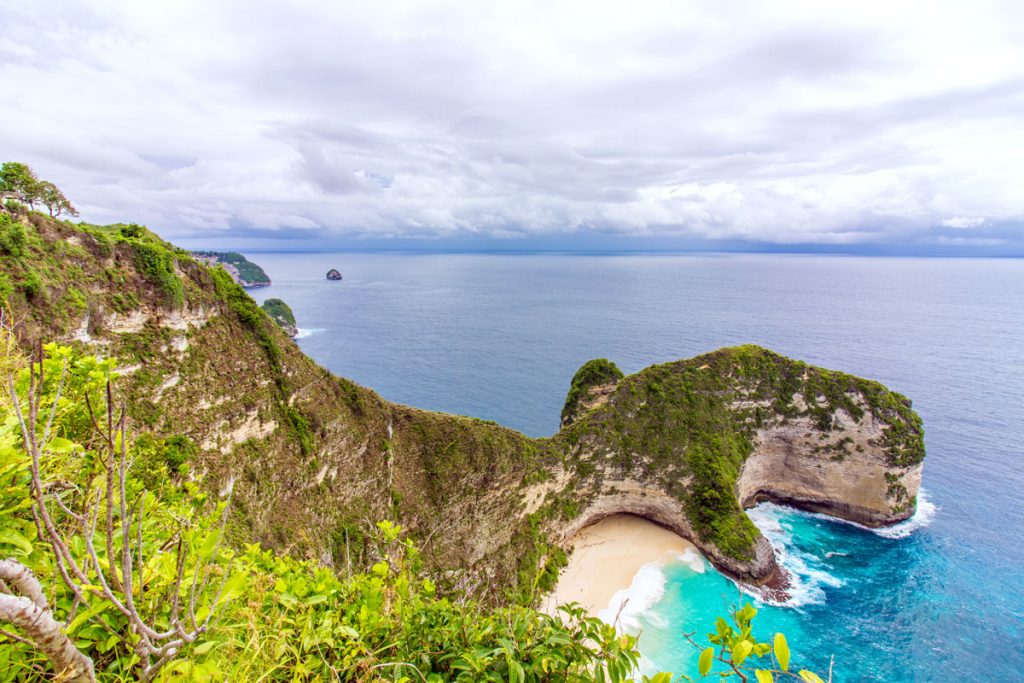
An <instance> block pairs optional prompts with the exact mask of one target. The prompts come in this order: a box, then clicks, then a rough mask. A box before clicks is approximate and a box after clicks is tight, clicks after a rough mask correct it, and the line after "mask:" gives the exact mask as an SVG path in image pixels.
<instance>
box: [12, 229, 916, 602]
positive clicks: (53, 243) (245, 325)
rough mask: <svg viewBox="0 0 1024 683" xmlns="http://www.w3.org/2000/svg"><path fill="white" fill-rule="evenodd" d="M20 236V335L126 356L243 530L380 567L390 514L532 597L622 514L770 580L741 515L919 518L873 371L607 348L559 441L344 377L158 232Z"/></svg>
mask: <svg viewBox="0 0 1024 683" xmlns="http://www.w3.org/2000/svg"><path fill="white" fill-rule="evenodd" d="M24 227H25V230H26V232H27V234H28V238H27V240H26V245H27V246H26V249H27V252H26V255H25V256H24V257H19V258H17V259H15V258H7V257H4V258H3V259H2V261H0V266H2V276H3V279H4V282H5V283H6V287H5V288H3V292H2V294H3V305H4V308H5V309H6V310H7V311H8V312H9V314H10V315H13V316H14V318H15V319H16V320H18V323H19V324H18V328H17V330H18V335H19V338H20V339H21V341H22V342H23V343H25V344H32V343H34V342H36V341H37V340H46V341H53V340H60V341H68V342H70V343H73V344H75V345H78V346H80V347H82V348H83V350H85V351H87V352H89V353H102V354H103V355H105V356H114V357H117V358H118V359H119V360H120V363H121V376H122V379H121V382H120V383H121V387H122V390H123V391H124V394H125V397H126V399H127V401H128V413H129V416H130V420H131V429H132V431H133V433H134V434H136V435H143V434H145V435H147V438H150V439H153V440H154V441H155V442H156V443H160V442H161V440H170V439H181V438H184V439H187V440H188V441H189V442H190V443H191V444H193V445H194V449H190V450H189V451H188V452H189V453H190V454H191V455H190V456H189V457H190V461H189V462H188V467H189V468H190V471H191V472H193V473H194V474H193V476H194V477H195V478H196V480H197V481H200V482H201V483H202V485H203V486H205V487H207V488H208V489H209V490H210V491H214V492H216V491H221V490H225V488H226V487H233V490H234V494H233V503H232V511H233V514H234V520H233V523H232V525H231V529H232V533H233V537H234V539H235V541H236V542H252V541H257V542H259V543H261V544H263V545H264V546H267V547H271V548H275V549H278V550H286V551H288V552H290V553H293V554H295V555H299V556H305V557H311V558H316V559H318V560H319V561H320V562H321V563H323V564H326V565H333V566H336V567H341V566H347V565H348V564H349V563H351V564H352V565H353V566H364V565H366V564H368V563H370V562H371V561H372V559H373V558H372V557H371V555H370V552H369V547H370V546H369V544H368V543H367V541H366V539H367V538H368V534H369V533H370V532H371V530H372V529H371V527H372V524H373V523H374V522H375V521H377V520H380V519H391V520H395V521H398V522H400V523H401V524H402V525H403V527H404V528H405V529H406V530H408V532H409V533H410V535H411V536H413V538H414V539H415V540H416V541H417V542H418V543H419V544H420V545H421V546H422V547H423V549H424V553H423V560H424V562H425V564H426V566H427V567H428V569H429V570H430V571H431V572H432V574H433V575H434V576H435V577H436V579H437V583H438V586H439V588H440V589H441V590H442V591H449V592H454V593H458V594H463V595H470V596H475V597H477V598H479V599H481V600H483V601H486V602H492V603H508V602H534V601H536V600H537V599H538V598H539V596H540V595H541V594H542V593H543V592H545V591H546V590H549V589H550V588H551V587H552V586H553V585H554V583H555V580H556V579H557V576H558V573H559V570H560V569H561V568H562V567H563V566H564V565H565V562H566V552H565V548H566V545H567V542H568V539H569V538H571V537H572V536H573V535H574V534H575V533H576V532H577V531H579V530H580V529H582V528H584V527H587V526H588V525H590V524H593V523H595V522H597V521H599V520H601V519H603V518H605V517H608V516H611V515H616V514H619V513H628V514H632V515H637V516H640V517H643V518H645V519H647V520H650V521H653V522H655V523H657V524H659V525H660V526H662V527H665V528H667V529H669V530H671V531H673V532H675V533H676V534H678V535H679V536H681V537H683V538H685V539H687V540H689V541H691V542H692V543H693V544H694V545H695V546H696V547H697V548H699V549H700V551H701V552H702V553H704V555H705V556H706V557H707V558H708V559H709V560H710V561H711V562H712V563H714V565H715V566H716V567H718V568H719V569H720V570H722V571H724V572H726V573H728V574H729V575H731V576H733V577H735V578H737V579H738V580H742V581H746V582H749V583H752V584H772V583H773V582H778V581H780V574H779V570H778V566H777V563H776V561H775V558H774V554H773V551H772V548H771V546H770V545H769V544H768V542H767V540H765V538H764V537H762V536H761V534H760V533H759V532H758V530H757V528H756V527H755V526H754V525H753V524H752V523H751V521H750V520H749V519H748V517H747V515H746V514H745V512H744V508H745V506H749V505H752V504H754V503H755V502H756V501H758V500H765V499H769V500H777V501H780V502H785V503H787V504H791V505H796V506H798V507H803V508H806V509H810V510H816V511H822V512H826V513H828V514H831V515H836V516H839V517H843V518H845V519H850V520H853V521H857V522H860V523H863V524H868V525H882V524H891V523H894V522H897V521H900V520H902V519H905V518H907V517H909V516H910V515H911V514H913V511H914V508H915V504H916V498H915V496H916V494H917V491H918V487H919V485H920V477H921V463H922V460H923V458H924V447H923V437H922V426H921V421H920V419H919V418H918V416H917V415H916V413H914V411H913V410H912V409H911V406H910V402H909V400H907V399H906V398H904V397H903V396H900V395H899V394H896V393H894V392H892V391H890V390H888V389H886V388H885V387H884V386H882V385H881V384H879V383H877V382H873V381H870V380H865V379H861V378H857V377H853V376H850V375H847V374H844V373H840V372H834V371H829V370H824V369H821V368H817V367H813V366H810V365H807V364H806V363H802V362H800V361H796V360H792V359H789V358H785V357H783V356H780V355H778V354H776V353H773V352H771V351H769V350H767V349H764V348H760V347H756V346H740V347H734V348H728V349H720V350H718V351H714V352H711V353H707V354H704V355H701V356H697V357H695V358H691V359H687V360H680V361H677V362H674V363H667V364H663V365H656V366H652V367H650V368H647V369H645V370H643V371H641V372H638V373H636V374H633V375H629V376H622V373H621V372H619V371H618V370H617V369H616V368H614V365H613V364H611V363H610V362H609V361H601V362H599V363H596V364H588V365H590V368H589V369H587V371H586V372H585V373H583V376H582V377H581V376H577V378H576V379H575V380H574V381H573V383H572V386H571V389H570V396H569V399H570V400H569V401H567V409H566V411H564V412H563V427H562V429H561V430H560V431H559V433H558V434H556V435H554V436H552V437H550V438H544V439H531V438H528V437H526V436H524V435H522V434H520V433H518V432H515V431H513V430H510V429H506V428H504V427H501V426H500V425H497V424H494V423H490V422H485V421H481V420H476V419H472V418H465V417H458V416H452V415H444V414H439V413H433V412H428V411H423V410H419V409H416V408H412V407H408V406H403V405H398V404H394V403H390V402H388V401H385V400H383V399H382V398H381V397H380V396H378V395H377V394H376V393H374V392H373V391H371V390H369V389H366V388H364V387H361V386H358V385H357V384H355V383H353V382H351V381H349V380H346V379H343V378H339V377H335V376H333V375H331V374H330V373H329V372H328V371H326V370H325V369H323V368H321V367H319V366H318V365H317V364H316V363H315V362H313V361H312V360H311V359H310V358H308V357H307V356H305V355H304V354H303V353H302V352H301V351H300V350H299V348H298V347H297V346H296V345H295V344H294V342H293V341H292V340H291V339H289V337H288V335H287V334H286V332H285V331H284V330H282V329H281V327H280V326H279V325H278V323H276V322H275V321H273V320H272V319H271V318H270V317H269V316H268V315H267V314H266V313H265V312H264V311H263V310H261V309H260V307H259V306H257V305H256V303H255V302H254V301H253V300H252V299H251V298H250V297H249V296H248V295H247V294H246V293H245V292H244V291H243V290H242V289H241V287H239V286H238V285H237V284H236V283H235V282H234V281H233V279H232V277H231V276H230V275H229V274H228V273H227V272H226V271H224V270H223V269H221V268H219V267H218V268H211V267H209V266H208V265H206V264H205V263H201V262H199V261H197V260H196V259H195V258H193V257H192V256H191V255H190V254H189V253H188V252H186V251H184V250H180V249H176V248H175V247H173V246H172V245H169V244H167V243H166V242H163V241H161V240H159V238H157V237H156V236H155V235H153V234H152V233H150V232H148V231H145V232H143V233H137V232H133V233H125V232H123V231H120V230H118V229H117V228H116V227H115V228H104V227H102V226H82V225H71V224H68V223H64V222H60V221H56V220H51V219H47V218H45V217H42V216H39V215H37V214H33V215H31V216H29V217H28V218H25V219H24ZM29 270H31V272H29ZM0 284H3V283H0ZM584 368H587V366H584Z"/></svg>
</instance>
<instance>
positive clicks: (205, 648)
mask: <svg viewBox="0 0 1024 683" xmlns="http://www.w3.org/2000/svg"><path fill="white" fill-rule="evenodd" d="M217 645H219V643H218V642H217V641H216V640H208V641H206V642H205V643H203V644H202V645H197V646H196V649H194V650H192V652H193V653H195V654H197V655H205V654H206V653H207V652H209V651H210V650H212V649H213V648H215V647H216V646H217Z"/></svg>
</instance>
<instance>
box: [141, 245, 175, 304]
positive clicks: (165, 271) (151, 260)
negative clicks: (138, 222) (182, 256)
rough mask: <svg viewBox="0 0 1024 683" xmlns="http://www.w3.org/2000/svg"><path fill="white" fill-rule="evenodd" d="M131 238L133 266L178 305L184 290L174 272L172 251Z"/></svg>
mask: <svg viewBox="0 0 1024 683" xmlns="http://www.w3.org/2000/svg"><path fill="white" fill-rule="evenodd" d="M131 239H133V241H132V251H133V252H134V255H135V266H136V267H137V268H138V269H139V272H140V273H142V275H143V276H145V278H146V279H147V280H149V281H150V282H151V283H153V284H154V285H156V286H157V287H158V288H159V289H160V290H161V291H162V292H163V293H164V294H165V295H166V296H167V298H168V300H169V301H170V302H171V303H173V304H174V305H175V306H180V305H181V304H182V303H183V302H184V300H185V290H184V285H183V284H182V282H181V278H180V277H178V274H177V273H176V272H174V261H175V255H174V253H173V252H171V250H170V249H168V248H167V247H165V246H163V245H162V244H157V243H155V242H148V241H142V240H138V241H134V238H131Z"/></svg>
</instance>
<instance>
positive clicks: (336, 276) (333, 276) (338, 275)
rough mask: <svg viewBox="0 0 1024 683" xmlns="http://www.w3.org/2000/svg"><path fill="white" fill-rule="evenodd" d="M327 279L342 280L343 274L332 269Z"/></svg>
mask: <svg viewBox="0 0 1024 683" xmlns="http://www.w3.org/2000/svg"><path fill="white" fill-rule="evenodd" d="M327 279H328V280H340V279H341V273H339V272H338V269H337V268H331V269H330V270H328V271H327Z"/></svg>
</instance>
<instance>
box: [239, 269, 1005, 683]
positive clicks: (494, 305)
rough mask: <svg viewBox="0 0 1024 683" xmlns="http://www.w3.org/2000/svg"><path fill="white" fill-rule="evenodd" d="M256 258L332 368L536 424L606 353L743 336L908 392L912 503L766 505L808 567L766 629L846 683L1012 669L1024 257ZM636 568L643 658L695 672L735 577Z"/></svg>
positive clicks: (782, 549) (677, 348)
mask: <svg viewBox="0 0 1024 683" xmlns="http://www.w3.org/2000/svg"><path fill="white" fill-rule="evenodd" d="M249 256H250V258H252V259H253V260H254V261H256V262H257V263H259V264H260V265H262V266H263V267H264V268H265V269H266V270H267V272H268V273H269V274H270V276H271V277H272V278H273V280H274V285H273V286H272V287H269V288H266V289H263V290H256V291H254V292H253V293H254V295H255V296H256V297H257V298H258V299H260V300H262V299H263V298H266V297H271V296H277V297H280V298H282V299H284V300H285V301H287V302H288V303H289V304H291V306H292V308H293V309H294V311H295V315H296V318H297V319H298V324H299V327H300V328H301V329H302V330H303V337H302V338H301V339H299V344H300V346H302V348H303V349H304V350H305V351H306V352H307V353H308V354H310V355H311V356H312V357H313V358H314V359H316V360H317V361H318V362H320V363H321V364H322V365H324V366H325V367H327V368H329V369H330V370H332V371H333V372H335V373H337V374H340V375H343V376H346V377H350V378H352V379H355V380H356V381H358V382H360V383H362V384H365V385H367V386H370V387H373V388H374V389H376V390H377V391H379V392H381V394H382V395H383V396H384V397H385V398H388V399H391V400H394V401H400V402H403V403H409V404H412V405H416V406H420V407H423V408H430V409H435V410H443V411H447V412H454V413H461V414H469V415H474V416H477V417H482V418H486V419H493V420H498V421H499V422H501V423H503V424H506V425H509V426H511V427H514V428H516V429H520V430H522V431H524V432H526V433H527V434H530V435H534V436H543V435H548V434H551V433H553V432H554V431H555V430H556V429H557V425H558V416H559V411H560V410H561V406H562V402H563V400H564V398H565V392H566V390H567V389H568V385H569V380H570V379H571V377H572V375H573V373H574V372H575V370H576V369H577V368H578V367H579V366H580V365H581V364H582V363H583V362H585V361H586V360H588V359H590V358H594V357H599V356H604V357H608V358H611V359H612V360H614V361H615V362H616V363H618V364H619V366H620V367H621V368H622V369H623V370H624V371H625V372H635V371H637V370H639V369H641V368H643V367H646V366H647V365H650V364H651V363H657V362H664V361H669V360H674V359H678V358H686V357H690V356H693V355H696V354H698V353H701V352H704V351H709V350H712V349H715V348H718V347H720V346H726V345H733V344H739V343H746V342H754V343H759V344H763V345H765V346H767V347H770V348H772V349H774V350H776V351H779V352H780V353H784V354H786V355H789V356H792V357H796V358H800V359H803V360H807V361H809V362H811V363H814V364H817V365H822V366H825V367H830V368H836V369H841V370H844V371H847V372H851V373H854V374H858V375H862V376H866V377H871V378H874V379H878V380H880V381H882V382H884V383H886V384H887V385H889V386H890V387H892V388H893V389H896V390H898V391H900V392H902V393H905V394H906V395H908V396H910V397H911V398H912V399H913V400H914V406H915V408H916V409H917V410H918V411H919V412H920V414H921V415H922V417H923V418H924V421H925V426H926V435H925V441H926V445H927V449H928V458H927V460H926V465H925V474H924V488H925V489H926V491H927V498H926V500H928V501H929V506H923V507H924V508H927V509H926V510H925V513H926V514H924V515H923V516H922V517H921V518H919V519H918V520H917V521H916V522H915V524H914V525H913V526H911V527H909V528H907V527H904V528H901V529H898V530H895V532H887V536H883V535H879V534H877V533H874V532H871V531H867V530H864V529H860V528H857V527H854V526H852V525H849V524H842V523H837V522H834V521H829V520H826V519H823V518H820V517H816V516H811V515H805V514H802V513H798V512H795V511H791V510H786V509H783V508H776V507H773V506H759V507H758V508H757V509H755V510H754V511H753V513H752V514H753V516H754V518H755V520H756V522H757V523H758V524H759V526H761V528H762V530H764V531H765V532H766V533H767V534H768V536H769V538H771V539H772V542H773V544H774V545H775V546H776V548H777V551H778V552H779V553H780V556H781V557H782V561H783V564H784V565H785V566H787V567H789V568H790V569H791V571H794V572H795V574H796V576H797V579H798V582H797V590H796V591H795V592H794V598H795V599H794V600H793V601H792V602H791V603H789V604H788V605H786V606H771V605H765V606H763V609H762V612H761V614H760V615H759V617H758V619H757V622H759V624H760V628H761V631H762V633H763V635H765V636H768V635H770V634H771V633H772V632H773V631H775V630H783V631H785V632H786V634H787V636H788V637H789V640H790V643H791V645H792V648H793V650H794V661H799V662H800V663H801V664H804V665H807V666H809V667H811V668H814V669H817V670H819V671H824V670H827V668H828V665H829V660H830V657H831V656H833V655H834V656H835V670H836V678H835V680H836V681H839V682H841V683H852V682H856V681H894V682H904V681H975V680H992V681H1013V680H1024V545H1022V544H1021V533H1022V531H1024V505H1022V502H1024V494H1022V493H1021V492H1022V491H1024V446H1022V444H1024V408H1022V399H1024V261H1021V260H971V259H872V258H853V257H849V258H848V257H828V256H748V255H729V256H716V255H671V256H639V255H622V256H581V255H516V256H505V255H437V254H434V255H415V254H408V255H406V254H351V253H350V254H249ZM331 267H337V268H339V269H340V270H341V271H342V272H343V273H344V275H345V280H343V281H342V282H338V283H332V282H328V281H326V280H325V279H324V274H325V273H326V271H327V269H328V268H331ZM648 574H651V573H650V572H649V573H648ZM647 578H648V579H649V580H650V581H653V582H654V583H655V584H657V585H655V586H654V588H655V589H657V590H653V591H651V590H648V591H646V594H648V595H652V594H653V595H657V594H658V593H659V591H660V598H659V599H657V600H655V601H653V602H651V603H650V604H645V605H642V606H643V607H645V609H643V610H642V611H641V613H639V614H637V615H636V622H635V625H636V627H637V628H640V629H642V635H641V641H640V642H641V650H642V651H643V652H644V654H645V656H646V657H647V658H648V659H650V660H652V661H653V662H655V663H657V664H658V665H660V666H662V667H664V668H669V669H673V670H675V671H678V672H687V671H693V665H694V663H695V661H696V660H695V653H694V652H692V651H691V650H690V649H689V646H687V645H686V644H685V642H684V641H683V639H682V637H681V635H680V633H681V632H682V631H683V630H686V631H696V632H697V633H698V634H703V633H705V632H706V631H707V630H708V629H709V626H710V624H711V623H712V622H713V619H714V617H715V616H717V615H720V614H722V613H723V612H725V611H726V609H727V607H728V606H729V605H731V604H734V603H735V602H736V601H737V600H738V599H739V595H738V591H737V588H736V586H735V585H734V584H732V583H731V582H729V581H728V580H726V579H725V578H723V577H722V576H720V575H719V574H717V573H716V572H714V571H713V570H712V569H710V568H707V570H706V571H704V572H703V573H696V572H694V571H693V570H692V569H690V568H688V567H687V566H685V565H670V566H667V567H666V568H665V569H664V571H663V572H661V573H660V574H659V573H658V572H654V573H653V575H650V576H648V577H647ZM662 584H663V585H662ZM648 588H650V586H648ZM640 602H642V601H640Z"/></svg>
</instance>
